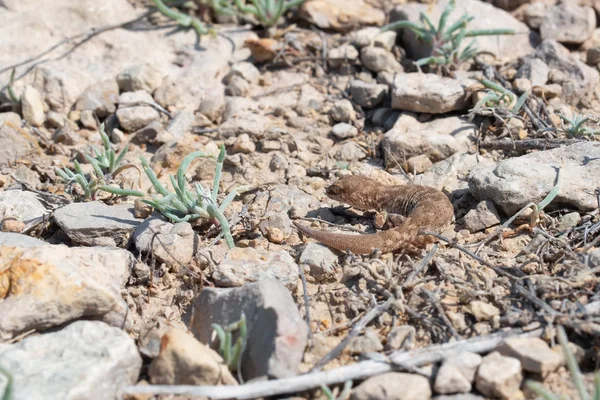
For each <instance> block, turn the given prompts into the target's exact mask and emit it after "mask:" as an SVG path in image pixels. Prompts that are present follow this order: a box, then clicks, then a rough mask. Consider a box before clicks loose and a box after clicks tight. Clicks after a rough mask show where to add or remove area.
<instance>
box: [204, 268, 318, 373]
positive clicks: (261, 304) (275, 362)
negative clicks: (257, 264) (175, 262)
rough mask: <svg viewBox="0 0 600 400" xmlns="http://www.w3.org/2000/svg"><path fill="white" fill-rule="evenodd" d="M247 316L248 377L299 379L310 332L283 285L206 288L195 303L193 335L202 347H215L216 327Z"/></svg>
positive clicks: (270, 282)
mask: <svg viewBox="0 0 600 400" xmlns="http://www.w3.org/2000/svg"><path fill="white" fill-rule="evenodd" d="M242 312H243V313H244V314H245V315H246V320H247V329H248V336H247V337H248V340H247V343H246V350H245V352H244V356H243V358H242V373H243V376H244V378H245V379H247V380H249V379H252V378H256V377H260V376H264V375H268V376H271V377H275V378H283V377H289V376H293V375H296V374H297V373H298V367H299V365H300V362H301V361H302V356H303V354H304V348H305V347H306V343H307V340H308V327H307V325H306V323H305V322H304V321H303V320H302V317H301V316H300V314H299V313H298V309H297V306H296V304H295V303H294V300H293V299H292V296H291V294H290V292H289V291H288V290H287V289H286V288H285V286H283V285H282V284H281V283H279V282H278V281H274V280H269V279H265V280H262V281H259V282H256V283H249V284H246V285H244V286H242V287H240V288H234V289H215V288H205V289H204V290H203V291H202V292H200V295H199V296H198V298H197V299H196V301H195V303H194V322H193V325H192V332H193V333H194V335H195V336H196V337H197V338H198V340H200V342H202V343H207V344H208V343H211V342H212V340H213V339H212V334H213V328H212V327H211V324H219V325H221V326H225V325H228V324H231V323H233V322H237V321H239V320H240V317H241V313H242ZM214 345H215V343H212V345H211V347H213V348H214Z"/></svg>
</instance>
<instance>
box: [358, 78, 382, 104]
mask: <svg viewBox="0 0 600 400" xmlns="http://www.w3.org/2000/svg"><path fill="white" fill-rule="evenodd" d="M387 91H388V87H387V85H382V84H377V83H367V82H363V81H360V80H356V79H355V80H353V81H352V82H350V95H351V96H352V100H353V101H354V102H355V103H356V104H358V105H359V106H362V107H367V108H372V107H375V106H377V105H379V104H380V103H381V102H382V101H383V98H384V97H385V94H386V93H387Z"/></svg>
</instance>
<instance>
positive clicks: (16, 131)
mask: <svg viewBox="0 0 600 400" xmlns="http://www.w3.org/2000/svg"><path fill="white" fill-rule="evenodd" d="M39 153H40V147H39V145H38V142H37V139H36V138H35V137H34V136H33V135H32V134H31V132H30V131H29V129H28V128H22V127H21V117H19V115H18V114H15V113H12V112H11V113H2V114H0V167H7V166H9V165H11V164H14V162H15V161H17V160H20V159H23V158H26V157H30V156H33V155H34V154H39Z"/></svg>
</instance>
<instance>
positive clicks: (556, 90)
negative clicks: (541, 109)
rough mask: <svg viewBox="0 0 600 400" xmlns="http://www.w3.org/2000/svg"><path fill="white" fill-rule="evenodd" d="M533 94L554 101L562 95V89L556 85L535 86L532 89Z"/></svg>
mask: <svg viewBox="0 0 600 400" xmlns="http://www.w3.org/2000/svg"><path fill="white" fill-rule="evenodd" d="M533 94H535V95H536V96H540V97H544V98H545V99H548V100H549V99H554V98H557V97H560V96H561V95H562V94H563V88H562V86H561V85H560V84H558V83H553V84H551V85H542V86H536V87H535V88H533Z"/></svg>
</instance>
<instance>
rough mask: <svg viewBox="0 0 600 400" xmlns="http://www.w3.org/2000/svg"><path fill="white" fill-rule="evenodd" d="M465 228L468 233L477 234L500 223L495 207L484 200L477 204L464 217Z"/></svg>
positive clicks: (490, 202)
mask: <svg viewBox="0 0 600 400" xmlns="http://www.w3.org/2000/svg"><path fill="white" fill-rule="evenodd" d="M463 221H464V224H465V228H467V229H468V230H469V232H471V233H473V232H477V231H481V230H483V229H486V228H489V227H491V226H494V225H498V224H499V223H500V216H499V215H498V211H496V206H494V203H493V202H492V201H490V200H484V201H481V202H479V203H478V204H477V206H476V207H475V208H474V209H472V210H469V212H468V213H467V215H465V216H464V219H463Z"/></svg>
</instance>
